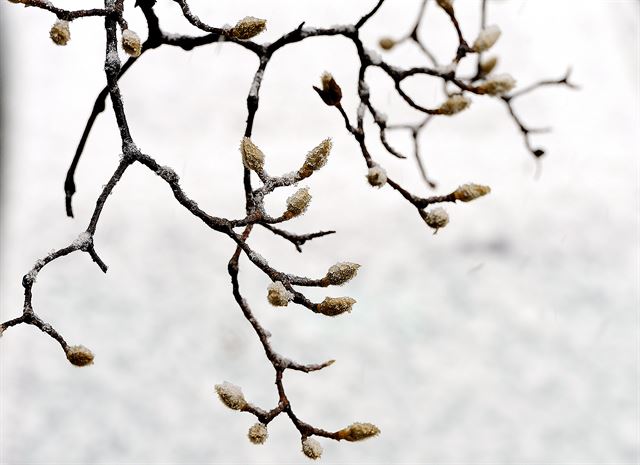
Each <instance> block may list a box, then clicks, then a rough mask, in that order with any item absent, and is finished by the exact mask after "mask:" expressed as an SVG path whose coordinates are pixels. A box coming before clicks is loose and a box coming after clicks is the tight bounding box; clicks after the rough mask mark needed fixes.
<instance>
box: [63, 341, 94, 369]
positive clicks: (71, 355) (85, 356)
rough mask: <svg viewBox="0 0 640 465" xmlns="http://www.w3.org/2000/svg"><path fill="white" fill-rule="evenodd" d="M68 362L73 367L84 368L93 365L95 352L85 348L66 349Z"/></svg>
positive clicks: (71, 347) (73, 347)
mask: <svg viewBox="0 0 640 465" xmlns="http://www.w3.org/2000/svg"><path fill="white" fill-rule="evenodd" d="M66 354H67V360H69V361H70V362H71V363H72V364H73V365H75V366H78V367H84V366H87V365H91V364H92V363H93V352H91V351H90V350H89V349H87V348H86V347H85V346H81V345H79V346H69V347H67V349H66Z"/></svg>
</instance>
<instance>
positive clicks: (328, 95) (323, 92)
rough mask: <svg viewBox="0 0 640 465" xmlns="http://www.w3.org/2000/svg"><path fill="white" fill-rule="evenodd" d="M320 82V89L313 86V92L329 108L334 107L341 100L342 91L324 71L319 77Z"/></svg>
mask: <svg viewBox="0 0 640 465" xmlns="http://www.w3.org/2000/svg"><path fill="white" fill-rule="evenodd" d="M320 82H321V83H322V89H319V88H317V87H316V86H313V90H315V91H316V92H317V93H318V95H319V96H320V98H321V99H322V101H323V102H324V103H326V104H327V105H329V106H336V105H338V104H339V103H340V100H342V89H341V88H340V86H339V85H338V83H337V82H336V81H335V79H333V76H332V75H331V73H329V72H327V71H325V72H324V73H322V76H320Z"/></svg>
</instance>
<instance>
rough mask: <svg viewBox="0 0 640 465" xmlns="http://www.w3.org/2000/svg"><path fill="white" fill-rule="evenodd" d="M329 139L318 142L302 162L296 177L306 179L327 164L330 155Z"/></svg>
mask: <svg viewBox="0 0 640 465" xmlns="http://www.w3.org/2000/svg"><path fill="white" fill-rule="evenodd" d="M331 147H332V144H331V139H330V138H327V139H325V140H323V141H322V142H320V144H319V145H318V146H316V147H315V148H313V150H311V151H310V152H309V153H308V154H307V157H306V159H305V160H304V164H303V165H302V168H300V170H299V171H298V175H299V176H301V177H302V178H308V177H309V176H311V175H312V174H313V172H314V171H317V170H319V169H320V168H322V167H323V166H324V165H326V164H327V160H328V159H329V153H331Z"/></svg>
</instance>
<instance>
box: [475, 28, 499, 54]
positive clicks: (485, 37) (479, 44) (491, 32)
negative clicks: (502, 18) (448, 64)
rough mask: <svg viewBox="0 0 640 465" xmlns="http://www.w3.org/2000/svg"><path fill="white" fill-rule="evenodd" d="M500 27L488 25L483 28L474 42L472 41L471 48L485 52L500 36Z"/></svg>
mask: <svg viewBox="0 0 640 465" xmlns="http://www.w3.org/2000/svg"><path fill="white" fill-rule="evenodd" d="M500 34H501V32H500V28H499V27H498V26H489V27H486V28H484V29H483V30H481V31H480V34H478V37H477V38H476V40H475V42H474V43H473V49H474V50H475V51H476V52H485V51H487V50H489V49H490V48H491V47H493V44H495V43H496V41H497V40H498V39H499V38H500Z"/></svg>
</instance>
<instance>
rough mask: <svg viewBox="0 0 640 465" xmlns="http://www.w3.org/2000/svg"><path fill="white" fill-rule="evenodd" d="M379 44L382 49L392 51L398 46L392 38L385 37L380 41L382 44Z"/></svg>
mask: <svg viewBox="0 0 640 465" xmlns="http://www.w3.org/2000/svg"><path fill="white" fill-rule="evenodd" d="M378 44H379V45H380V48H382V49H384V50H391V49H392V48H393V47H395V46H396V41H395V40H393V39H392V38H391V37H383V38H382V39H380V42H378Z"/></svg>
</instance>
